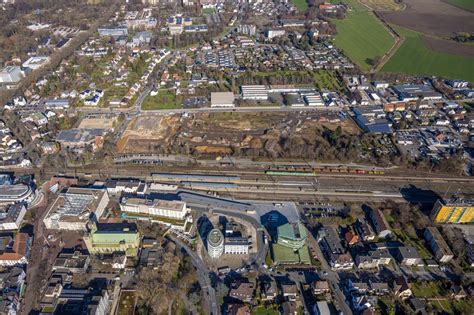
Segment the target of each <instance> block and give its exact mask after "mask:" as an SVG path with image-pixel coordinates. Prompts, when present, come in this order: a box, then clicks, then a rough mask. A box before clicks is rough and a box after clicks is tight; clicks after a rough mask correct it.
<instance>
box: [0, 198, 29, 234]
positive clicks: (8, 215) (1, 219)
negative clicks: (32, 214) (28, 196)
mask: <svg viewBox="0 0 474 315" xmlns="http://www.w3.org/2000/svg"><path fill="white" fill-rule="evenodd" d="M25 214H26V207H25V205H24V204H23V203H15V204H12V205H11V204H10V205H4V206H0V231H16V230H18V229H19V228H20V226H21V222H22V221H23V218H24V217H25Z"/></svg>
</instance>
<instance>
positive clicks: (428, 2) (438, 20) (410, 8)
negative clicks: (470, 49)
mask: <svg viewBox="0 0 474 315" xmlns="http://www.w3.org/2000/svg"><path fill="white" fill-rule="evenodd" d="M403 3H405V4H406V9H405V10H403V11H380V12H379V14H380V15H381V16H382V17H383V19H384V20H385V21H387V22H388V23H391V24H396V25H399V26H401V27H404V28H408V29H412V30H415V31H418V32H420V33H424V34H432V35H436V36H439V37H444V38H450V37H451V36H453V35H454V34H455V33H457V32H468V33H473V32H474V19H473V18H472V13H471V12H468V11H465V10H463V9H460V8H458V7H455V6H452V5H450V4H447V3H445V2H442V1H441V0H404V1H403Z"/></svg>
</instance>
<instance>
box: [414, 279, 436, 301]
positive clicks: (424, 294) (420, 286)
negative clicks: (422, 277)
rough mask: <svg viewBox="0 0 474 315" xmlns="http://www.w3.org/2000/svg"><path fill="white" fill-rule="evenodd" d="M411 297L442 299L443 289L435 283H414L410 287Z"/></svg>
mask: <svg viewBox="0 0 474 315" xmlns="http://www.w3.org/2000/svg"><path fill="white" fill-rule="evenodd" d="M411 290H412V292H413V295H414V296H415V297H418V298H432V297H442V296H443V295H444V292H443V289H442V288H441V287H440V286H439V285H438V284H437V283H436V282H415V283H413V284H412V286H411Z"/></svg>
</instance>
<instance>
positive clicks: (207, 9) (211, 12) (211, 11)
mask: <svg viewBox="0 0 474 315" xmlns="http://www.w3.org/2000/svg"><path fill="white" fill-rule="evenodd" d="M202 13H203V14H214V8H204V9H202Z"/></svg>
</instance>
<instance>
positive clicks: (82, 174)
mask: <svg viewBox="0 0 474 315" xmlns="http://www.w3.org/2000/svg"><path fill="white" fill-rule="evenodd" d="M96 170H97V169H96ZM96 170H94V171H92V170H91V171H90V172H89V171H87V170H82V169H81V168H76V169H74V168H73V169H69V170H67V171H66V172H64V171H62V172H61V171H58V170H55V169H43V170H42V172H41V177H43V178H44V179H49V178H50V177H52V176H70V177H78V178H82V179H86V180H87V179H104V178H106V177H109V178H110V177H115V178H117V177H123V178H127V177H134V178H140V179H142V180H148V181H151V180H153V179H154V178H153V177H152V176H151V174H153V173H155V172H154V171H152V170H149V169H148V170H140V169H133V168H125V167H121V168H112V169H103V170H102V171H100V172H97V171H96ZM167 171H168V172H169V173H170V174H182V175H185V174H187V175H206V176H208V175H211V176H220V177H226V176H232V177H235V176H238V177H239V179H237V180H232V181H233V182H235V183H249V182H252V181H262V182H265V180H264V179H266V180H268V181H273V182H277V181H288V182H290V181H295V180H297V181H301V180H302V179H303V178H305V179H306V180H308V179H310V178H313V179H318V178H321V179H336V180H337V179H348V180H370V181H378V182H399V183H403V182H404V183H407V184H408V183H434V184H437V183H442V184H445V183H456V184H470V185H472V184H474V178H471V177H439V176H429V175H428V176H427V175H424V176H423V177H422V176H404V175H390V174H383V175H371V174H351V173H349V174H348V173H343V174H341V173H339V174H336V173H324V172H322V173H317V172H316V173H314V176H308V177H301V176H293V175H291V174H288V175H268V174H265V172H264V171H263V170H223V169H221V170H219V169H217V170H216V169H200V170H196V169H194V170H192V171H191V170H190V171H189V172H187V171H183V168H180V169H179V170H178V171H175V170H173V169H168V170H167ZM32 172H34V173H37V174H39V170H38V169H36V170H31V169H30V170H23V171H22V172H19V174H20V173H23V174H24V173H32ZM155 179H156V180H157V179H158V178H157V177H155ZM213 181H215V182H219V181H220V182H222V181H223V180H221V179H218V178H216V179H213ZM225 182H230V181H229V180H225Z"/></svg>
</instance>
